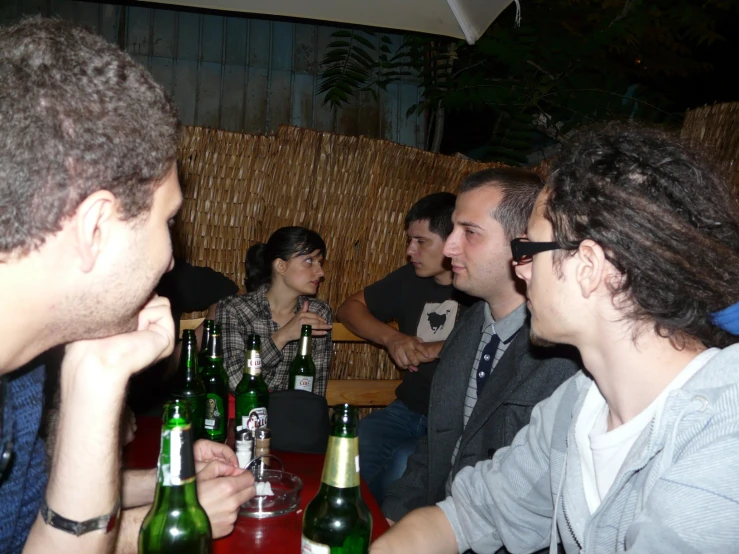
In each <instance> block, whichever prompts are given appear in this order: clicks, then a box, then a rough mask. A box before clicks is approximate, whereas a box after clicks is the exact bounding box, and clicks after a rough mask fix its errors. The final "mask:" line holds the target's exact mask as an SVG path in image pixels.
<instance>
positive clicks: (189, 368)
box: [172, 329, 205, 440]
mask: <svg viewBox="0 0 739 554" xmlns="http://www.w3.org/2000/svg"><path fill="white" fill-rule="evenodd" d="M197 352H198V341H197V339H196V338H195V331H193V330H191V329H185V331H183V333H182V350H181V351H180V365H179V367H178V368H177V380H178V386H177V387H176V388H175V390H173V391H172V396H173V397H174V398H181V399H182V400H185V401H187V403H188V404H189V407H190V415H191V421H192V431H193V436H194V438H195V440H197V439H199V438H201V437H203V436H204V433H205V430H204V429H203V417H204V415H205V385H203V382H202V381H201V380H200V376H199V375H198V361H197V358H198V354H197Z"/></svg>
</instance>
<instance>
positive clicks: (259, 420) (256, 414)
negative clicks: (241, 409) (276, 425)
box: [241, 408, 267, 431]
mask: <svg viewBox="0 0 739 554" xmlns="http://www.w3.org/2000/svg"><path fill="white" fill-rule="evenodd" d="M241 427H242V428H243V429H249V430H250V431H255V430H257V429H259V428H261V427H267V408H254V409H253V410H251V411H250V412H249V415H243V416H241Z"/></svg>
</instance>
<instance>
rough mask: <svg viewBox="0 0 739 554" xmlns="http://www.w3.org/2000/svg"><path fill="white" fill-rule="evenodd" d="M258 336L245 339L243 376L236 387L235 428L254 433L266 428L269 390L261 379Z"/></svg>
mask: <svg viewBox="0 0 739 554" xmlns="http://www.w3.org/2000/svg"><path fill="white" fill-rule="evenodd" d="M260 346H261V345H260V339H259V335H249V337H248V338H247V339H246V353H245V355H244V376H243V377H242V378H241V381H239V384H238V385H237V386H236V392H235V395H236V427H241V428H244V429H249V430H250V431H255V430H257V429H259V428H260V427H266V426H267V406H268V405H269V389H268V388H267V383H265V382H264V379H263V378H262V358H261V356H260V355H259V349H260Z"/></svg>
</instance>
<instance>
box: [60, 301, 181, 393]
mask: <svg viewBox="0 0 739 554" xmlns="http://www.w3.org/2000/svg"><path fill="white" fill-rule="evenodd" d="M173 349H174V321H173V320H172V312H171V309H170V305H169V300H167V299H166V298H164V297H160V296H154V297H153V298H152V299H151V300H149V302H148V303H147V304H146V305H145V306H144V308H143V309H142V310H141V312H139V316H138V321H137V328H136V330H135V331H131V332H129V333H122V334H120V335H113V336H111V337H106V338H102V339H93V340H82V341H77V342H73V343H71V344H69V345H68V346H67V349H66V352H65V356H64V362H63V365H62V382H63V385H62V386H64V381H65V380H67V379H65V377H66V378H69V379H72V378H73V377H74V375H72V374H73V373H75V374H76V373H77V372H78V371H83V372H84V371H86V370H89V371H92V372H94V374H95V375H94V376H89V375H88V376H87V377H92V378H91V381H92V383H91V384H93V385H94V384H95V382H96V381H97V380H98V379H100V378H103V377H105V376H106V375H109V376H112V377H114V378H116V379H118V380H119V381H121V382H123V383H127V382H128V378H129V377H130V376H131V375H133V374H134V373H136V372H138V371H140V370H142V369H144V368H145V367H149V366H150V365H151V364H153V363H155V362H158V361H159V360H161V359H163V358H166V357H167V356H169V355H170V354H171V353H172V350H173Z"/></svg>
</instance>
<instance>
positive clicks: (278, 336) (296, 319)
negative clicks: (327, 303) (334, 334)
mask: <svg viewBox="0 0 739 554" xmlns="http://www.w3.org/2000/svg"><path fill="white" fill-rule="evenodd" d="M303 325H310V326H311V328H312V329H313V336H314V337H322V336H325V335H326V333H328V331H329V329H331V324H329V323H327V322H326V320H325V319H323V318H322V317H321V316H320V315H318V314H314V313H313V312H309V311H308V301H307V300H306V301H305V302H303V308H302V309H301V310H300V311H299V312H298V313H296V314H295V315H294V316H293V317H292V319H291V320H290V321H288V322H287V323H285V325H283V326H282V327H281V328H280V330H279V331H277V332H276V333H275V334H273V335H272V341H273V342H274V343H275V344H276V345H277V347H278V348H279V349H280V350H282V348H283V347H284V346H285V345H286V344H287V343H288V342H292V341H294V340H299V339H300V329H301V328H302V327H303Z"/></svg>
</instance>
